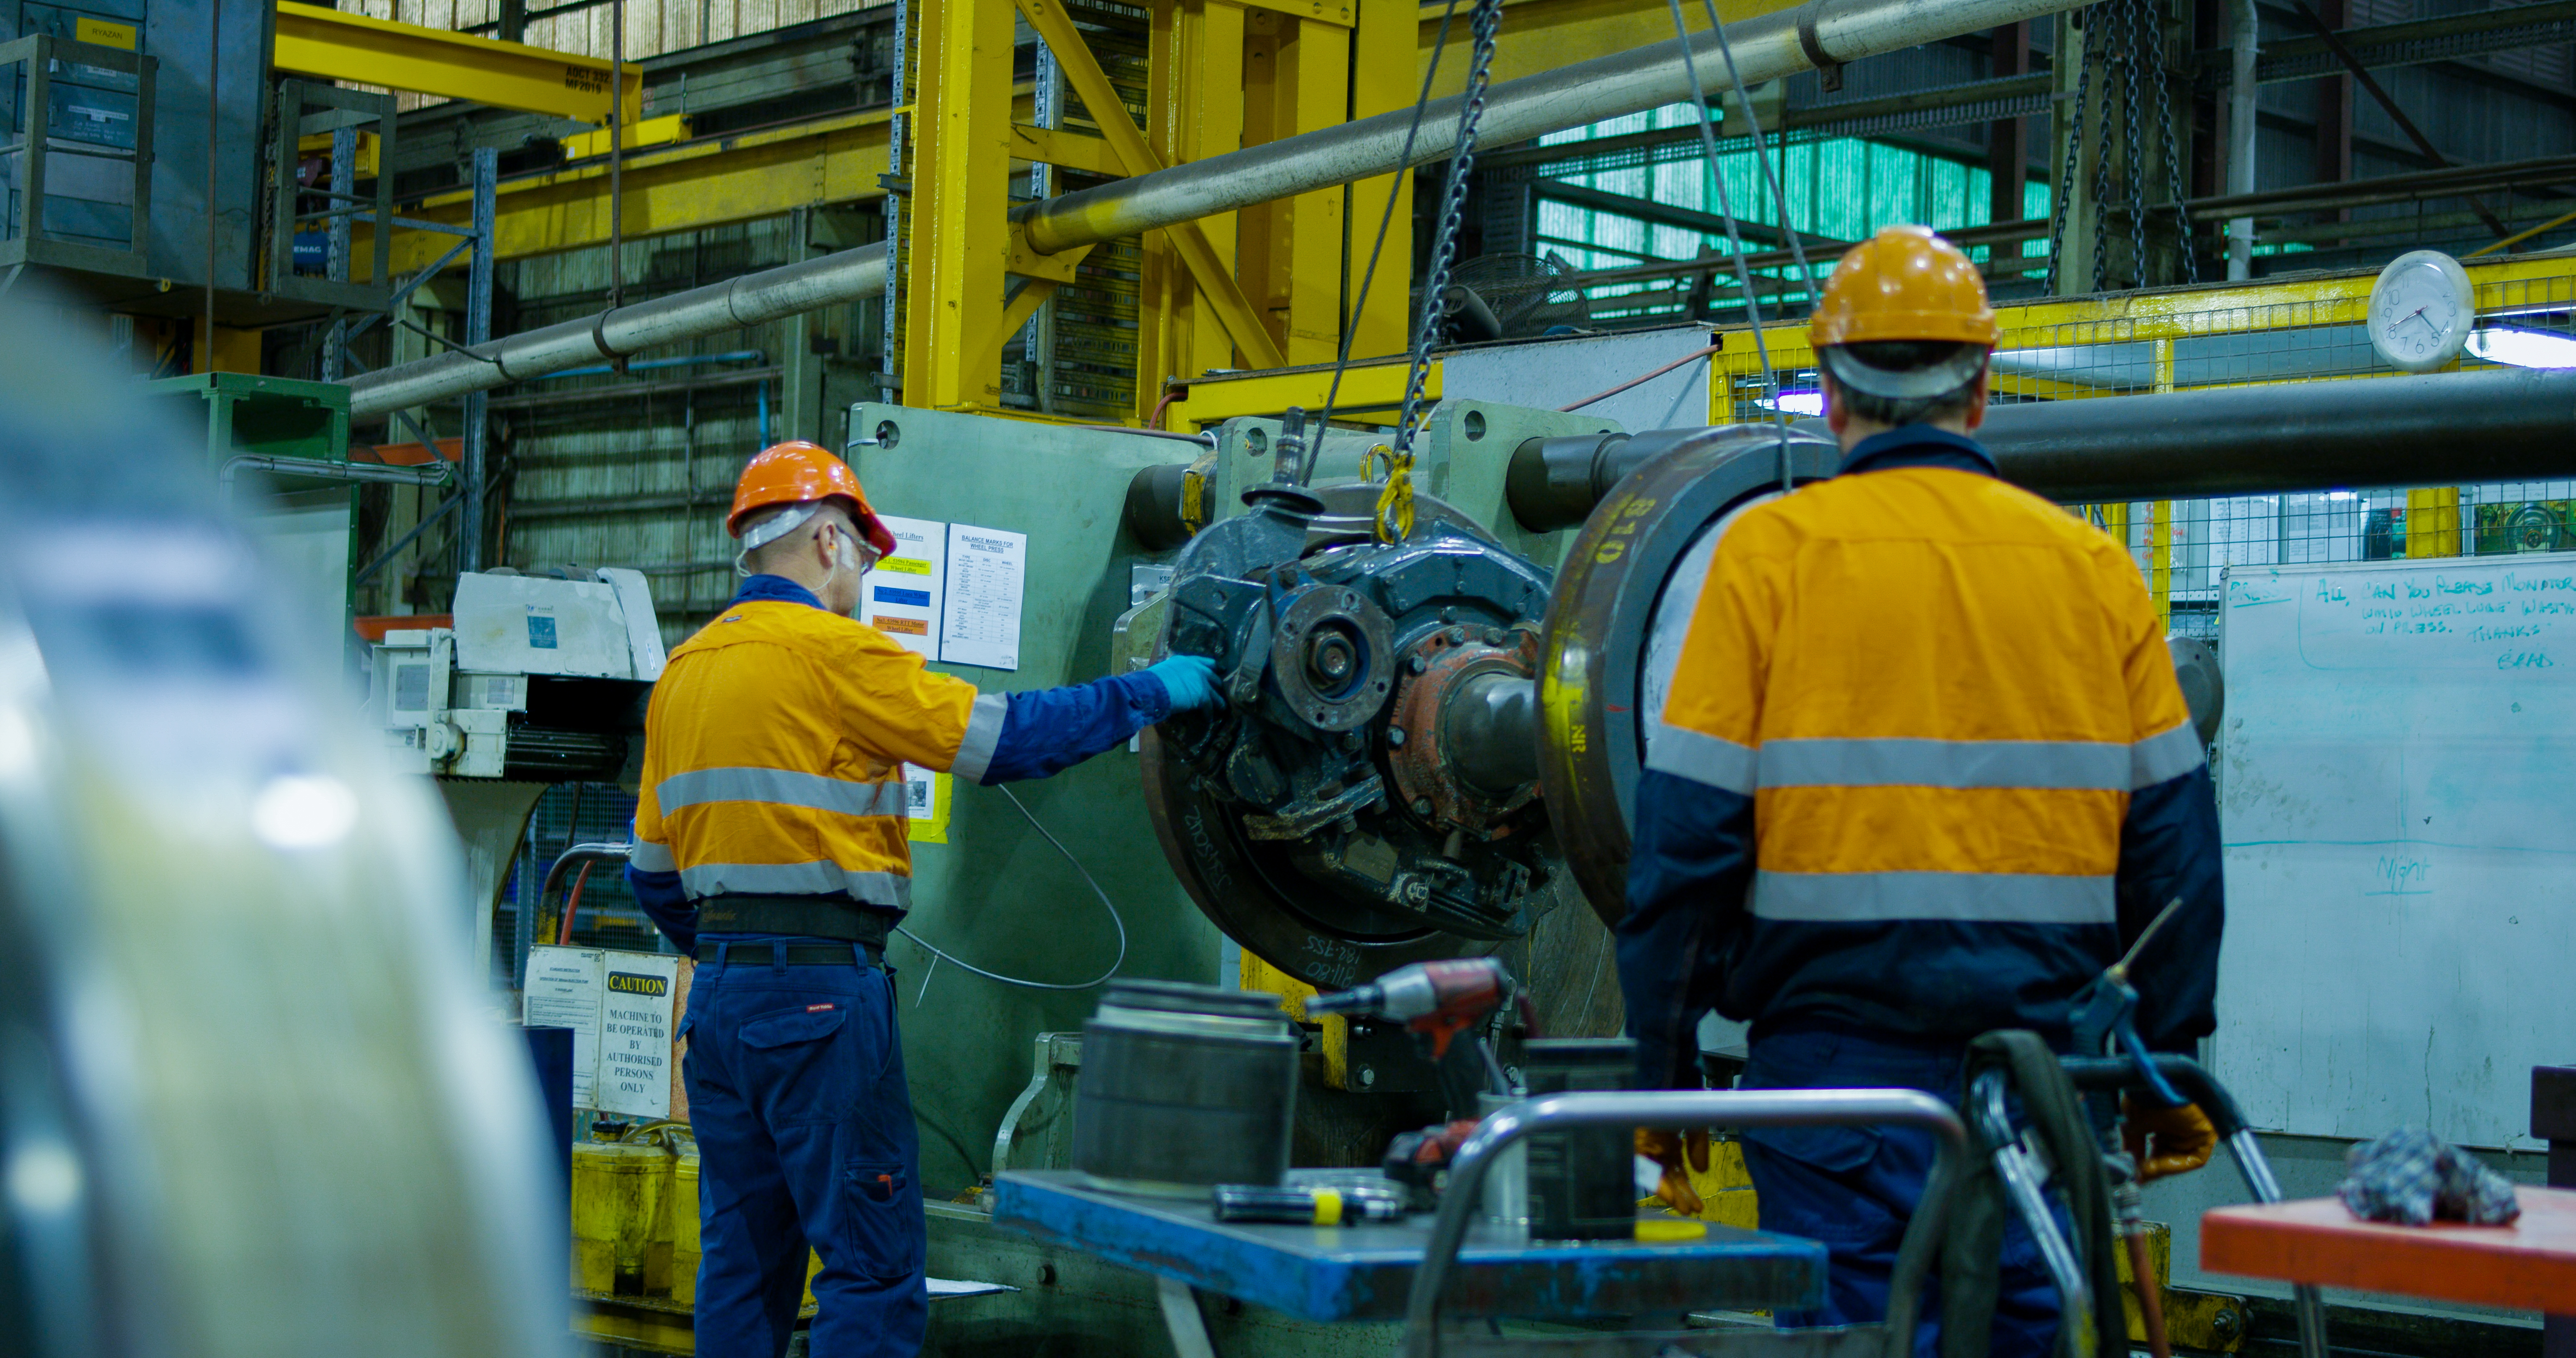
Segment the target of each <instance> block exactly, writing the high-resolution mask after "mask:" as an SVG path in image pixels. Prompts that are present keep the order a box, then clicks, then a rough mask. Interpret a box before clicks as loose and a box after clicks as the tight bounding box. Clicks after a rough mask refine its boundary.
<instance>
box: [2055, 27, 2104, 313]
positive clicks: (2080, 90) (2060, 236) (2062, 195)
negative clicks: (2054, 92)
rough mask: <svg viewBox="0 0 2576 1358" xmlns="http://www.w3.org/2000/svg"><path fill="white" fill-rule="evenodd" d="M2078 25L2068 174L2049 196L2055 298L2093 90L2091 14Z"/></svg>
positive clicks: (2068, 134)
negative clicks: (2086, 104)
mask: <svg viewBox="0 0 2576 1358" xmlns="http://www.w3.org/2000/svg"><path fill="white" fill-rule="evenodd" d="M2076 22H2077V23H2078V24H2079V25H2081V26H2082V28H2083V30H2084V38H2083V41H2082V42H2079V43H2077V44H2076V52H2075V58H2076V65H2075V112H2074V117H2073V119H2072V120H2071V121H2070V122H2068V123H2067V125H2066V172H2065V173H2064V174H2061V175H2059V176H2058V177H2057V190H2056V192H2055V193H2053V194H2051V195H2050V197H2052V198H2053V199H2055V200H2056V201H2055V202H2054V203H2052V204H2051V205H2050V206H2051V208H2052V211H2051V212H2050V213H2049V223H2048V290H2049V292H2050V293H2051V294H2052V295H2053V294H2055V293H2056V291H2057V289H2058V285H2059V283H2060V282H2061V281H2062V280H2063V278H2064V277H2065V267H2066V216H2067V213H2068V212H2069V211H2071V210H2072V209H2073V207H2074V204H2075V192H2074V189H2075V171H2076V162H2077V161H2078V160H2080V159H2081V156H2080V155H2079V152H2081V151H2082V150H2083V147H2084V96H2085V95H2086V94H2088V93H2090V92H2091V91H2092V89H2093V63H2092V62H2091V61H2090V60H2088V59H2087V57H2086V49H2088V48H2089V47H2090V46H2091V45H2092V42H2093V24H2092V21H2091V18H2090V11H2087V12H2086V14H2085V15H2084V16H2080V17H2079V18H2078V19H2077V20H2076Z"/></svg>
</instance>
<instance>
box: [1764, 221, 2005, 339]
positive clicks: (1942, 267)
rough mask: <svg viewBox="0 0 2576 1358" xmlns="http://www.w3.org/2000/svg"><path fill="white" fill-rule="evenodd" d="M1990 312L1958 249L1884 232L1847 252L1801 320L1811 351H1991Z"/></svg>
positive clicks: (1901, 229)
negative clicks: (1900, 345) (1947, 345)
mask: <svg viewBox="0 0 2576 1358" xmlns="http://www.w3.org/2000/svg"><path fill="white" fill-rule="evenodd" d="M1997 334H1998V331H1997V329H1996V326H1995V309H1994V307H1993V306H1991V305H1989V304H1988V303H1987V301H1986V283H1985V280H1984V279H1983V278H1982V277H1980V276H1979V275H1978V273H1977V266H1976V264H1975V263H1974V262H1973V261H1971V260H1970V259H1969V258H1968V257H1967V256H1966V255H1965V254H1963V253H1961V252H1960V250H1959V247H1957V246H1955V245H1952V244H1951V243H1950V242H1948V241H1946V240H1943V239H1941V238H1940V237H1939V236H1936V235H1934V234H1932V228H1930V227H1928V226H1887V227H1881V228H1879V231H1878V234H1877V235H1875V236H1872V237H1870V238H1869V239H1868V240H1865V241H1862V242H1861V243H1860V244H1858V245H1855V246H1853V247H1852V248H1851V249H1850V250H1848V251H1846V252H1845V253H1844V255H1843V258H1842V262H1841V263H1840V264H1837V265H1835V266H1834V272H1833V276H1832V277H1831V278H1828V279H1826V280H1825V292H1824V296H1822V297H1820V298H1818V299H1817V301H1816V310H1815V314H1813V315H1811V316H1809V317H1808V318H1807V339H1808V342H1809V343H1811V344H1813V345H1814V346H1815V347H1817V348H1819V349H1823V348H1826V347H1828V346H1831V345H1837V344H1871V343H1875V342H1878V341H1881V340H1949V341H1953V342H1955V343H1960V344H1977V345H1983V346H1985V347H1986V348H1989V349H1991V348H1993V347H1994V345H1995V339H1996V337H1997Z"/></svg>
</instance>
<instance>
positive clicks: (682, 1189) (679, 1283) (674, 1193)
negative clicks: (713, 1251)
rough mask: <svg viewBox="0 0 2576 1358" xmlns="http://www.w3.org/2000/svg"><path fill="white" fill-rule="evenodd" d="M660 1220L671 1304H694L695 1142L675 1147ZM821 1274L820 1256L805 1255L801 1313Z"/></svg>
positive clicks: (697, 1255) (697, 1253)
mask: <svg viewBox="0 0 2576 1358" xmlns="http://www.w3.org/2000/svg"><path fill="white" fill-rule="evenodd" d="M663 1206H664V1208H665V1213H664V1217H663V1221H664V1225H665V1230H666V1232H667V1239H668V1240H669V1243H670V1279H671V1300H673V1301H676V1302H680V1303H682V1304H684V1305H689V1306H695V1305H697V1303H698V1261H699V1260H700V1259H701V1258H703V1257H704V1255H703V1251H702V1249H701V1246H700V1242H699V1236H698V1210H699V1209H698V1145H697V1143H696V1142H695V1141H683V1142H681V1143H679V1157H678V1159H677V1160H676V1161H674V1162H673V1164H672V1167H671V1191H670V1193H669V1194H668V1195H666V1196H665V1198H664V1201H663ZM822 1271H823V1256H822V1255H820V1254H816V1253H814V1252H813V1251H811V1250H808V1251H806V1255H805V1302H804V1309H805V1310H807V1311H811V1310H813V1309H814V1275H815V1274H817V1273H820V1272H822Z"/></svg>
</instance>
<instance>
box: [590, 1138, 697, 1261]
mask: <svg viewBox="0 0 2576 1358" xmlns="http://www.w3.org/2000/svg"><path fill="white" fill-rule="evenodd" d="M671 1162H672V1155H671V1150H670V1148H669V1147H668V1146H666V1145H664V1144H662V1143H661V1142H659V1141H650V1140H648V1141H585V1142H581V1143H579V1144H577V1145H575V1146H574V1147H573V1148H572V1282H573V1287H574V1288H575V1289H577V1290H579V1291H583V1292H598V1293H606V1294H609V1295H612V1296H629V1297H635V1296H645V1295H649V1294H650V1293H651V1292H652V1291H653V1290H654V1289H653V1286H652V1284H653V1283H654V1282H655V1281H657V1280H656V1279H655V1278H654V1277H653V1275H654V1274H655V1273H656V1272H658V1273H659V1274H660V1277H659V1279H658V1281H659V1282H660V1284H661V1287H660V1289H659V1290H660V1291H662V1292H664V1293H666V1294H667V1293H668V1292H669V1291H670V1287H671V1282H670V1272H671V1249H670V1246H669V1244H668V1243H667V1234H666V1232H665V1231H664V1229H663V1228H664V1215H663V1199H664V1198H665V1197H666V1196H667V1195H668V1189H669V1187H670V1182H671ZM657 1234H662V1235H664V1236H665V1243H662V1245H661V1249H660V1251H659V1256H660V1257H659V1259H658V1260H657V1259H656V1258H655V1254H656V1250H655V1246H656V1244H657V1242H656V1240H655V1236H656V1235H657ZM657 1263H658V1265H659V1267H658V1269H657V1268H656V1264H657Z"/></svg>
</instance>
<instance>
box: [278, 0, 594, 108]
mask: <svg viewBox="0 0 2576 1358" xmlns="http://www.w3.org/2000/svg"><path fill="white" fill-rule="evenodd" d="M272 64H274V65H275V66H276V68H277V69H278V70H281V71H289V72H293V73H294V74H297V75H308V76H318V77H320V78H322V79H324V80H345V81H348V82H350V83H351V84H357V85H382V86H384V87H385V88H387V89H395V90H408V91H411V92H412V93H415V94H430V95H437V96H439V97H441V98H446V99H464V100H470V101H472V102H474V103H477V104H489V105H491V106H493V107H494V108H510V109H518V110H521V111H522V112H527V113H550V114H553V115H554V116H556V117H558V118H571V119H573V120H575V121H578V122H585V123H595V124H600V125H605V124H606V123H607V122H608V104H609V99H608V72H609V64H608V63H607V62H605V61H602V60H600V59H598V58H597V57H583V56H575V55H573V54H572V53H570V52H550V51H548V50H546V49H545V48H542V47H530V46H527V45H526V44H524V43H515V42H499V41H495V40H493V39H491V38H478V37H474V36H472V35H470V34H465V33H451V32H449V31H447V30H445V29H441V28H423V27H421V26H420V25H418V24H398V23H392V22H389V21H387V20H384V19H370V18H368V17H367V16H365V15H363V14H344V13H342V12H341V11H339V10H336V9H324V8H323V7H321V6H319V5H300V4H297V3H295V0H278V6H277V54H276V56H275V57H274V58H273V59H272ZM620 83H622V84H624V85H625V87H626V89H625V93H624V95H623V96H622V97H621V99H620V107H621V108H622V109H623V111H624V120H625V121H627V122H633V121H634V120H635V117H636V114H637V111H638V110H639V109H640V108H641V107H642V102H643V97H644V72H643V69H642V68H641V67H638V66H636V65H635V64H634V63H632V62H629V63H627V65H626V70H625V79H624V80H623V81H622V82H620Z"/></svg>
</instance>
